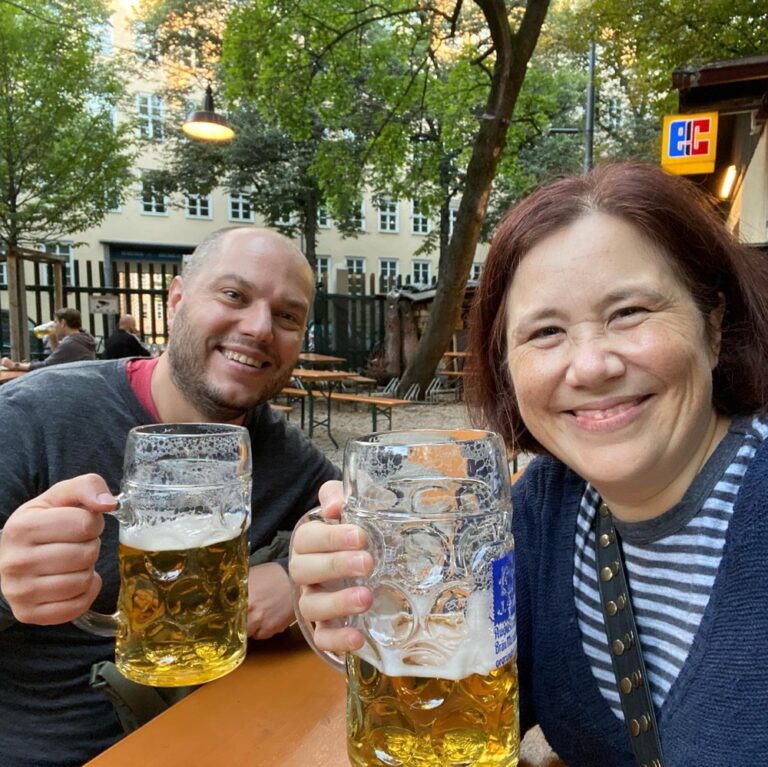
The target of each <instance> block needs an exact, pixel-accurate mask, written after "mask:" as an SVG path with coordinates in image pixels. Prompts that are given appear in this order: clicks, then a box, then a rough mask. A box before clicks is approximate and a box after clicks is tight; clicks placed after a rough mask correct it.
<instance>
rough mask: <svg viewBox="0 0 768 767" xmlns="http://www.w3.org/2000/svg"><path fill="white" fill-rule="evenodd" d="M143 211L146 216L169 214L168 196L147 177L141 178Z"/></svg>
mask: <svg viewBox="0 0 768 767" xmlns="http://www.w3.org/2000/svg"><path fill="white" fill-rule="evenodd" d="M141 212H142V213H143V214H144V215H146V216H167V215H168V198H167V197H166V196H165V195H164V194H163V193H162V192H161V191H160V190H159V189H156V188H155V186H154V184H153V183H152V182H151V181H150V180H149V179H147V178H142V179H141Z"/></svg>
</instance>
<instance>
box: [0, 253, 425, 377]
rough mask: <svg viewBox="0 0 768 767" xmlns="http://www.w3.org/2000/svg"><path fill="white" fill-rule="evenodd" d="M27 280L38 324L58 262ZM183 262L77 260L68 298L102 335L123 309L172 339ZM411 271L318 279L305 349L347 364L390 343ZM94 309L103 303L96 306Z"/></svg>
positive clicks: (144, 328)
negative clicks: (391, 320)
mask: <svg viewBox="0 0 768 767" xmlns="http://www.w3.org/2000/svg"><path fill="white" fill-rule="evenodd" d="M33 269H34V276H33V280H32V281H31V282H28V284H27V286H26V289H27V315H28V317H29V320H30V323H31V324H32V325H37V324H40V323H41V322H46V321H47V320H49V319H51V317H52V316H53V313H54V311H55V310H56V309H59V308H61V307H59V306H56V305H55V299H54V292H53V274H52V267H51V266H49V265H47V264H35V265H34V267H33ZM180 269H181V265H180V264H176V263H146V262H145V263H142V262H137V261H124V262H116V263H114V264H113V266H112V270H111V276H108V275H106V274H105V268H104V264H103V263H97V262H94V261H89V260H83V261H80V260H77V259H75V260H74V261H73V262H72V266H71V269H70V270H69V271H68V273H67V280H66V285H65V288H64V305H65V306H68V307H72V308H75V309H78V310H79V311H80V313H81V314H82V316H83V324H84V326H85V327H87V328H89V329H90V331H91V333H93V335H94V336H96V337H97V338H99V337H102V338H106V337H107V336H108V335H109V334H110V333H111V332H112V330H114V326H115V323H116V320H117V316H118V315H119V314H124V313H128V314H132V315H133V316H134V317H135V318H136V322H137V325H138V327H139V331H140V332H141V334H142V337H143V338H144V340H145V341H146V342H147V343H156V344H164V343H166V341H167V333H168V322H167V314H166V311H167V310H166V298H167V293H168V286H169V285H170V283H171V280H172V279H173V278H174V277H175V276H176V275H177V274H178V273H179V271H180ZM409 286H410V278H409V277H406V278H405V279H403V278H402V277H382V276H381V275H357V274H349V275H348V277H347V284H346V285H344V286H342V290H340V291H338V292H335V293H329V292H328V290H327V288H326V284H325V283H324V282H323V281H321V282H320V284H319V285H318V290H317V294H316V297H315V303H314V306H313V309H312V315H311V317H310V324H309V327H308V330H307V338H306V342H305V349H307V350H310V351H316V352H319V353H324V354H334V355H338V356H341V357H345V358H346V360H347V363H346V364H347V366H348V367H349V368H350V369H353V370H364V369H365V368H366V366H367V365H368V363H369V361H370V359H371V357H372V355H374V354H376V353H377V351H378V350H380V348H381V347H382V345H383V343H384V335H385V322H384V320H385V311H386V307H385V303H386V294H387V293H388V292H390V291H393V290H401V289H408V288H409ZM7 308H8V294H7V290H5V289H4V287H3V286H0V310H3V309H7ZM94 309H97V310H96V311H94Z"/></svg>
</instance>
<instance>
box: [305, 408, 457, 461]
mask: <svg viewBox="0 0 768 767" xmlns="http://www.w3.org/2000/svg"><path fill="white" fill-rule="evenodd" d="M315 407H319V408H322V407H323V405H322V404H316V405H315ZM299 420H300V415H299V412H298V406H294V409H293V412H292V413H291V421H292V422H293V423H296V424H298V423H299ZM468 425H469V418H468V417H467V414H466V411H465V409H464V403H462V402H441V403H437V404H430V403H422V402H418V403H414V404H413V405H404V406H402V407H395V408H392V429H393V430H400V429H451V428H462V427H464V428H465V427H467V426H468ZM387 426H388V423H387V419H386V417H382V416H379V418H378V423H377V424H376V427H377V430H378V431H384V430H386V429H387ZM331 431H332V433H333V436H334V439H335V440H336V442H338V443H339V447H338V448H336V447H334V445H333V443H332V442H331V440H330V439H329V438H328V432H327V430H326V429H325V427H324V426H321V427H320V428H316V429H315V433H314V435H313V436H312V440H313V442H314V443H315V444H316V445H317V446H318V447H319V448H320V450H322V451H323V453H324V454H325V455H326V456H327V457H328V459H329V460H331V461H332V462H333V463H335V464H336V465H337V466H341V462H342V458H343V455H344V445H345V443H346V442H347V440H348V439H354V438H355V437H360V436H362V435H363V434H369V433H370V432H371V413H370V411H369V408H368V406H365V405H357V404H354V403H349V402H344V403H334V404H333V411H332V413H331Z"/></svg>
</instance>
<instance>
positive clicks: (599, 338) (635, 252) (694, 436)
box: [506, 213, 720, 506]
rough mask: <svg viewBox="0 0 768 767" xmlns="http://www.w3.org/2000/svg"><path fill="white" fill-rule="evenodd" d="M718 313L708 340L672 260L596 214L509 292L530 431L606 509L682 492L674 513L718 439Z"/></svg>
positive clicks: (560, 234)
mask: <svg viewBox="0 0 768 767" xmlns="http://www.w3.org/2000/svg"><path fill="white" fill-rule="evenodd" d="M715 314H716V315H717V317H713V318H712V319H711V320H710V322H711V323H712V324H713V328H714V330H713V331H712V332H709V333H708V332H707V327H706V325H705V321H704V319H703V318H702V315H701V313H700V312H699V310H698V309H697V307H696V305H695V304H694V302H693V299H692V297H691V295H690V294H689V292H688V290H687V289H686V287H685V286H684V285H683V284H682V283H681V282H680V280H679V279H678V278H677V277H676V275H675V274H674V272H673V270H672V268H671V266H670V264H669V262H668V261H667V258H666V257H665V255H664V254H663V253H662V252H661V251H660V250H659V249H658V248H657V247H656V246H655V245H653V244H651V243H650V242H649V241H647V240H646V239H645V238H644V237H643V236H642V235H641V234H640V232H639V231H638V230H636V229H635V228H634V227H633V226H632V225H630V224H628V223H626V222H625V221H623V220H621V219H619V218H615V217H613V216H609V215H606V214H603V213H590V214H588V215H586V216H584V217H583V218H581V219H579V220H577V221H576V222H574V223H573V224H571V225H569V226H567V227H565V228H563V229H560V230H558V231H555V232H554V233H553V234H552V235H550V236H549V237H547V238H546V239H544V240H542V241H540V242H539V243H538V244H537V245H536V246H535V247H534V248H532V249H531V250H530V251H529V252H528V253H527V254H526V255H525V256H524V257H523V259H522V261H521V263H520V266H519V267H518V269H517V272H516V273H515V276H514V278H513V280H512V283H511V285H510V288H509V291H508V293H507V303H506V320H507V349H508V352H507V355H508V356H507V361H508V364H509V369H510V372H511V375H512V381H513V383H514V387H515V393H516V396H517V400H518V404H519V408H520V414H521V416H522V418H523V420H524V422H525V424H526V425H527V427H528V429H529V430H530V431H531V433H532V434H533V435H534V437H536V439H537V440H538V441H539V442H540V443H541V444H542V445H543V446H544V447H545V448H546V449H547V450H548V451H550V452H551V453H552V454H553V455H555V456H556V457H557V458H559V459H560V460H562V461H563V462H564V463H566V464H567V465H569V466H570V467H571V468H573V469H574V470H575V471H576V472H577V473H578V474H579V475H581V476H582V477H584V478H585V479H587V480H588V481H590V482H591V483H592V484H593V485H594V486H595V487H596V488H597V489H598V491H599V492H600V493H601V494H602V495H603V497H604V498H605V499H606V501H609V499H610V500H613V501H614V502H616V503H622V504H628V505H629V506H635V505H640V504H643V503H647V502H648V501H649V499H652V498H659V497H664V496H668V495H669V493H670V489H674V488H675V487H676V486H677V485H678V484H680V492H677V491H675V492H674V493H673V495H675V497H674V498H673V499H669V498H667V499H666V500H667V501H670V500H671V503H674V502H676V501H677V500H678V497H677V496H681V495H682V492H684V489H685V488H686V487H687V486H688V484H689V482H690V480H692V479H693V476H695V474H696V473H697V472H698V470H699V469H700V468H701V465H702V464H703V462H704V460H705V459H706V457H707V456H708V454H709V453H710V452H711V450H712V449H713V447H714V443H713V440H714V439H715V431H716V430H717V428H719V427H717V425H716V424H717V417H716V414H715V411H714V407H713V405H712V369H713V368H714V366H715V364H716V363H717V350H718V346H719V316H720V312H719V311H717V312H715ZM719 436H720V435H718V438H719ZM681 483H682V484H681Z"/></svg>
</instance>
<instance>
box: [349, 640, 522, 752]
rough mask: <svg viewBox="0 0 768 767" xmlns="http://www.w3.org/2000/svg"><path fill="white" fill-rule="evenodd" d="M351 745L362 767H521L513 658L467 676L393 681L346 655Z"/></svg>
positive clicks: (399, 677)
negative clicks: (518, 766) (399, 766)
mask: <svg viewBox="0 0 768 767" xmlns="http://www.w3.org/2000/svg"><path fill="white" fill-rule="evenodd" d="M347 682H348V695H347V747H348V751H349V758H350V762H351V763H352V764H353V765H357V766H358V767H377V766H378V765H381V767H393V765H403V766H404V767H405V766H406V765H407V767H459V766H461V767H515V766H516V765H517V762H518V758H519V749H520V746H519V744H520V725H519V713H518V695H517V667H516V665H515V659H514V658H513V659H512V660H510V661H508V662H507V663H505V664H504V665H503V666H501V667H499V668H495V669H493V670H492V671H491V672H490V673H488V674H470V675H469V676H467V677H465V678H464V679H459V680H454V679H442V678H437V677H416V676H388V675H386V674H384V673H382V672H380V671H379V670H378V669H377V668H376V667H375V666H373V665H372V664H371V663H369V662H368V661H366V660H363V659H362V658H360V657H358V656H356V655H352V654H351V653H349V654H347Z"/></svg>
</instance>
